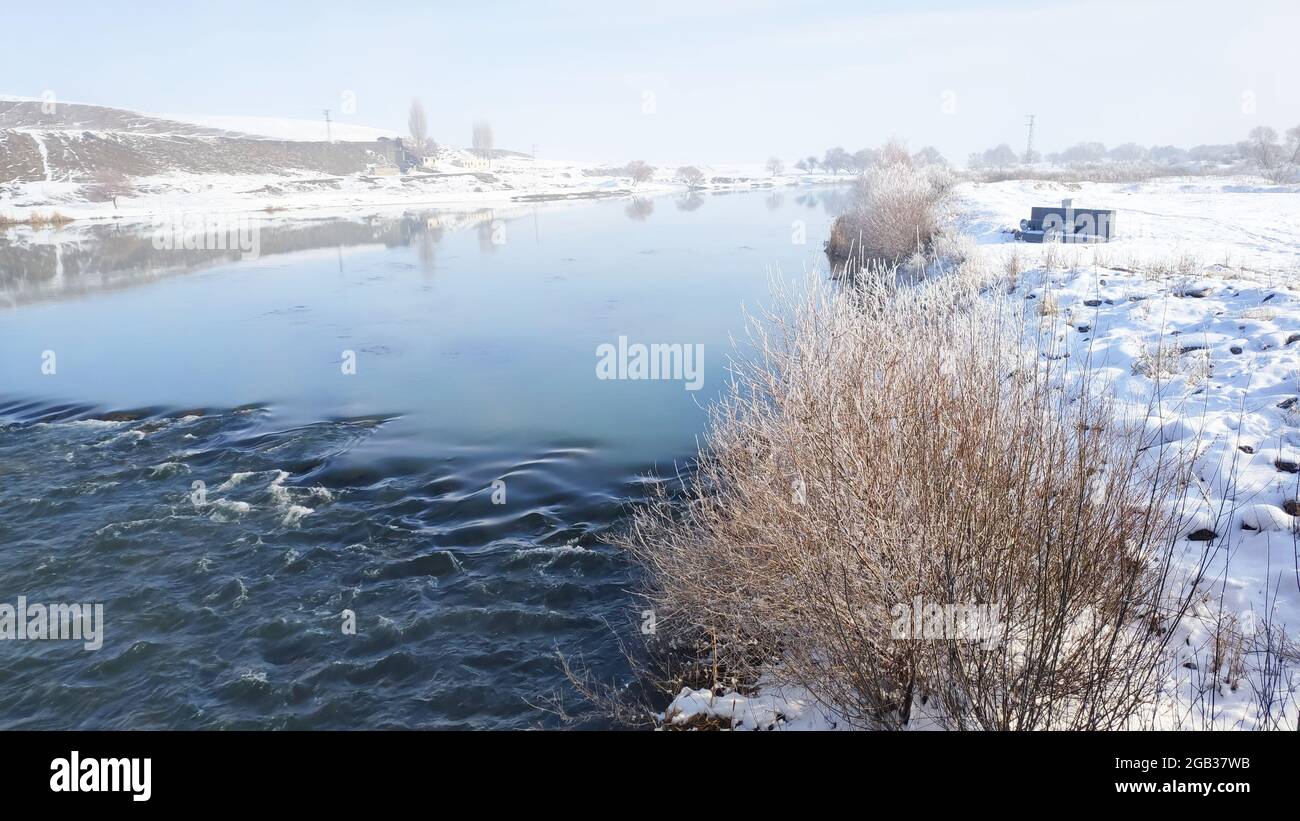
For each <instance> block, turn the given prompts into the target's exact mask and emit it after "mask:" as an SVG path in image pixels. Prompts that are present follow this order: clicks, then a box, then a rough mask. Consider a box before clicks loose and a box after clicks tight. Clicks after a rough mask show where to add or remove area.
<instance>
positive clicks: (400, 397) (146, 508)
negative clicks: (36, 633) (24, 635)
mask: <svg viewBox="0 0 1300 821" xmlns="http://www.w3.org/2000/svg"><path fill="white" fill-rule="evenodd" d="M840 196H841V194H840V192H838V191H837V190H835V189H810V188H799V189H785V190H783V191H780V192H775V191H757V192H746V193H736V194H726V195H692V196H687V197H681V196H679V197H661V198H654V199H644V200H636V201H628V200H608V201H597V202H585V203H581V204H575V203H558V204H544V205H520V206H516V207H513V208H507V209H498V210H495V211H494V210H480V211H475V212H470V213H453V212H447V211H441V212H430V213H414V212H407V213H404V214H401V215H388V216H383V215H371V216H366V217H362V216H348V217H346V218H334V217H332V218H329V219H316V220H290V219H278V220H276V219H270V218H267V219H265V220H263V221H261V222H260V223H257V224H255V225H252V226H251V230H252V231H253V232H254V233H255V236H256V238H257V245H258V247H257V253H256V254H251V253H250V254H243V255H242V258H241V254H240V253H238V252H232V251H227V250H219V249H218V250H203V249H202V248H190V249H188V250H187V249H185V248H181V247H176V248H172V249H170V250H168V249H166V248H165V247H164V248H159V247H157V246H158V245H159V244H161V243H158V242H157V241H156V238H157V236H158V233H157V227H156V226H140V227H137V228H131V227H123V226H110V225H95V226H90V227H85V226H81V225H78V224H74V225H73V226H70V227H68V228H66V229H63V230H59V231H44V232H35V233H33V232H31V231H26V230H25V229H24V230H25V232H21V233H20V232H16V231H11V232H9V233H7V234H6V233H0V604H3V603H6V602H7V603H8V604H10V605H16V604H17V601H18V597H19V596H24V597H25V598H26V600H27V601H28V602H42V603H71V602H83V603H88V604H89V603H102V604H103V607H104V624H103V645H102V647H100V648H99V649H94V650H88V649H86V648H85V647H84V646H83V643H81V642H77V641H39V640H32V639H27V640H19V639H14V640H7V641H0V727H3V728H208V727H223V728H280V727H287V728H365V727H439V728H441V727H448V728H454V727H472V728H520V727H535V726H555V725H557V723H558V720H557V719H555V718H554V717H553V716H552V715H551V714H550V713H548V712H546V711H545V710H541V709H539V707H538V705H539V704H543V703H544V702H545V700H546V699H547V698H548V697H549V696H550V695H552V694H553V693H556V692H560V693H565V694H566V696H567V701H569V702H573V700H574V699H573V698H572V693H566V692H565V691H566V688H567V685H566V684H565V681H564V678H563V676H562V674H561V671H560V669H559V666H558V664H557V661H556V652H557V650H558V651H561V652H564V653H566V654H570V655H575V656H581V657H582V658H584V659H585V660H586V662H587V663H588V664H589V666H590V667H591V669H592V671H593V672H594V673H596V674H597V675H599V676H601V677H603V678H605V679H607V680H608V679H610V678H616V677H619V676H624V677H625V676H626V674H627V671H626V669H625V668H624V664H623V661H622V658H621V655H620V653H619V652H618V651H617V641H616V637H615V633H616V632H617V631H619V630H623V629H626V628H627V625H629V624H632V623H634V622H635V620H636V618H637V613H636V610H635V604H636V603H635V601H634V600H633V598H632V596H631V595H630V593H629V590H630V589H631V587H632V586H633V585H634V583H635V577H634V570H633V568H632V567H630V565H629V564H628V562H627V561H626V560H625V558H624V557H623V556H622V555H620V553H619V551H618V550H617V549H616V548H614V547H611V546H610V545H609V544H608V542H607V539H608V537H609V534H610V531H611V529H615V528H617V527H618V526H619V525H620V522H621V520H622V517H623V516H624V515H625V513H626V507H627V505H628V504H629V503H630V502H633V501H635V500H636V499H637V498H639V497H640V496H641V495H642V494H643V493H644V491H645V488H646V486H647V482H650V481H653V479H652V478H650V477H655V476H663V477H670V476H672V475H673V474H674V473H675V472H676V470H677V469H678V467H682V466H685V465H687V464H688V463H689V460H690V458H691V456H692V454H693V453H694V451H695V448H696V445H697V438H698V436H699V434H700V433H701V431H702V430H703V425H704V421H705V410H704V406H705V405H706V404H707V403H708V402H709V401H710V399H712V398H713V397H715V396H716V395H717V392H718V390H719V388H720V387H721V386H722V385H723V383H724V381H725V379H726V368H727V357H728V356H729V355H730V354H731V353H732V351H733V345H732V341H731V337H732V336H736V335H739V334H741V333H742V332H743V328H744V314H743V310H742V306H745V305H747V306H749V307H751V308H752V307H754V306H756V305H758V304H760V303H761V302H762V301H763V300H764V299H765V298H766V296H767V294H768V289H769V277H770V275H771V272H772V271H774V270H777V269H779V270H780V271H781V272H782V273H783V274H784V275H793V274H799V273H801V272H802V271H804V270H806V269H810V268H813V267H814V266H817V265H818V256H819V254H820V248H821V244H822V241H823V240H824V239H825V236H826V233H827V230H828V228H829V223H830V220H831V218H832V215H833V214H834V213H835V211H836V208H837V207H838V199H839V198H840ZM245 227H246V228H247V227H249V226H245ZM804 233H806V237H803V236H801V234H804ZM801 238H805V239H806V241H805V242H804V243H803V244H800V243H799V242H798V240H799V239H801ZM209 244H211V241H210V240H209ZM621 336H622V337H626V338H627V344H629V345H631V344H635V343H647V344H648V343H681V344H684V345H692V346H693V345H703V350H704V359H703V369H702V371H701V374H702V377H703V384H702V386H701V387H700V389H699V390H694V391H692V390H687V389H686V388H687V384H686V380H685V379H660V380H620V379H600V378H597V370H596V369H597V363H598V357H597V348H598V346H600V345H602V344H606V343H608V344H614V345H616V344H617V343H618V340H619V337H621ZM348 611H350V612H351V613H352V614H354V615H355V625H356V629H355V633H353V632H352V631H350V630H347V629H345V627H346V625H345V621H346V614H347V612H348ZM585 722H586V724H585V726H599V723H600V719H599V717H597V716H594V715H591V714H587V715H586V716H585Z"/></svg>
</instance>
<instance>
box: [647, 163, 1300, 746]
mask: <svg viewBox="0 0 1300 821" xmlns="http://www.w3.org/2000/svg"><path fill="white" fill-rule="evenodd" d="M959 196H960V211H961V212H962V216H961V218H960V219H959V220H958V229H959V230H961V231H963V232H965V233H967V234H969V235H971V236H972V237H973V238H974V239H975V241H976V242H977V243H978V246H977V249H978V253H979V254H980V255H981V258H982V260H983V262H984V263H985V264H986V265H987V266H989V269H991V270H1004V269H1006V268H1007V264H1006V263H1007V261H1008V260H1009V259H1010V258H1011V257H1012V256H1013V255H1014V256H1016V257H1017V258H1018V259H1019V260H1020V265H1019V268H1020V270H1021V271H1022V273H1021V274H1020V275H1019V278H1018V282H1017V283H1016V292H1017V293H1020V294H1023V295H1024V297H1025V298H1032V299H1035V300H1039V302H1038V303H1037V304H1043V303H1044V302H1049V303H1051V304H1052V305H1053V306H1054V307H1053V309H1052V311H1051V312H1049V314H1050V315H1051V316H1053V317H1054V321H1053V322H1051V323H1050V330H1049V331H1048V333H1050V334H1054V335H1055V336H1056V337H1057V342H1059V343H1060V344H1061V345H1062V346H1063V347H1064V349H1065V350H1068V351H1069V353H1070V355H1071V356H1072V357H1075V359H1074V360H1073V361H1076V362H1077V361H1082V360H1083V359H1085V358H1090V361H1091V363H1092V368H1093V373H1094V374H1095V375H1098V376H1100V377H1102V378H1103V379H1104V380H1106V381H1107V382H1108V383H1110V384H1111V385H1112V386H1113V389H1114V392H1115V396H1116V399H1117V400H1118V407H1117V412H1118V413H1119V414H1121V415H1125V416H1127V417H1128V418H1130V419H1136V420H1139V421H1144V422H1145V424H1146V425H1147V427H1148V429H1149V432H1150V433H1151V435H1152V439H1153V441H1163V442H1167V443H1171V444H1172V445H1173V446H1175V447H1177V448H1178V449H1179V450H1180V451H1182V452H1184V453H1188V454H1194V462H1193V473H1194V475H1195V480H1194V483H1193V485H1192V487H1191V488H1190V489H1189V490H1188V493H1187V496H1186V498H1183V499H1170V500H1168V502H1167V503H1168V504H1171V505H1174V506H1176V507H1177V509H1179V510H1180V511H1181V513H1182V515H1183V519H1182V530H1181V532H1182V534H1183V535H1184V536H1188V535H1192V534H1194V533H1195V532H1196V531H1209V532H1212V533H1213V534H1214V538H1213V539H1212V540H1210V541H1208V542H1207V541H1203V540H1189V539H1186V538H1183V539H1181V540H1180V541H1179V543H1178V545H1177V548H1176V549H1177V551H1178V553H1179V557H1180V559H1181V561H1182V567H1183V568H1184V569H1185V570H1187V569H1191V568H1196V567H1198V566H1200V567H1203V568H1204V570H1205V574H1204V577H1203V580H1202V582H1201V584H1200V585H1199V589H1200V593H1201V595H1200V597H1199V602H1198V604H1197V606H1196V608H1195V610H1194V612H1192V613H1191V614H1189V615H1188V616H1187V617H1186V618H1184V620H1183V622H1182V624H1181V625H1180V626H1179V627H1178V629H1177V631H1176V632H1175V634H1174V638H1173V640H1172V641H1171V642H1170V648H1171V652H1172V653H1173V659H1172V665H1171V667H1172V669H1173V670H1174V673H1173V674H1172V676H1171V677H1170V679H1169V680H1168V682H1166V692H1165V693H1164V694H1163V696H1162V698H1161V700H1160V701H1159V703H1158V704H1157V705H1156V706H1155V712H1154V714H1153V715H1151V716H1146V717H1144V718H1145V719H1146V720H1147V721H1148V723H1145V724H1144V725H1143V726H1155V727H1161V728H1171V729H1173V728H1182V729H1206V728H1221V729H1229V728H1258V727H1267V728H1275V727H1285V728H1288V729H1295V728H1296V726H1297V693H1296V688H1297V687H1300V656H1298V655H1297V647H1300V644H1298V642H1300V552H1298V551H1300V547H1298V544H1300V543H1298V541H1297V538H1298V537H1297V535H1296V528H1297V524H1300V519H1298V518H1297V516H1296V514H1297V513H1300V501H1298V500H1300V473H1298V472H1297V471H1300V187H1298V186H1290V187H1286V186H1270V185H1264V184H1260V183H1259V182H1258V181H1251V180H1246V179H1238V180H1231V179H1229V180H1222V179H1221V180H1213V181H1207V180H1204V179H1200V180H1189V181H1176V180H1175V181H1160V182H1151V183H1144V184H1138V185H1130V184H1123V185H1120V184H1086V183H1085V184H1080V185H1068V186H1066V185H1061V184H1055V183H1043V182H1031V181H1018V182H1004V183H994V184H983V185H979V184H965V185H963V186H961V187H960V189H959ZM1066 197H1069V198H1073V200H1074V204H1075V205H1076V206H1078V207H1083V208H1088V207H1092V208H1115V209H1117V210H1118V212H1119V213H1118V228H1119V235H1118V237H1117V239H1116V240H1115V241H1113V242H1111V243H1108V244H1104V245H1092V246H1085V245H1062V244H1051V245H1031V244H1025V243H1018V242H1013V241H1012V240H1011V237H1010V236H1009V235H1008V234H1007V233H1004V231H1005V230H1006V229H1011V228H1013V227H1015V226H1017V225H1018V224H1019V221H1020V219H1021V218H1023V217H1027V216H1028V215H1029V208H1030V206H1031V205H1057V204H1059V201H1060V200H1061V199H1062V198H1066ZM1030 333H1031V334H1037V333H1038V329H1031V331H1030ZM1026 344H1028V345H1035V344H1038V340H1036V339H1033V338H1032V337H1031V338H1029V339H1027V340H1026ZM1153 364H1157V365H1158V367H1157V368H1155V369H1154V371H1155V372H1154V373H1153V368H1152V365H1153ZM1157 375H1158V376H1159V378H1158V379H1156V378H1153V377H1156V376H1157ZM1153 397H1154V403H1155V404H1154V406H1153V405H1152V404H1151V403H1152V402H1153ZM1197 535H1199V536H1200V537H1202V538H1204V537H1205V535H1206V534H1205V533H1204V532H1202V533H1200V534H1197ZM1222 624H1227V628H1226V630H1227V634H1228V635H1230V636H1232V637H1234V643H1235V644H1236V645H1237V646H1239V647H1240V649H1241V652H1242V657H1241V658H1240V659H1238V660H1237V661H1236V662H1235V663H1232V664H1229V665H1226V666H1227V667H1228V668H1229V669H1227V670H1226V671H1225V670H1220V671H1219V673H1218V674H1217V676H1216V674H1215V673H1213V672H1211V671H1210V668H1211V666H1212V665H1211V658H1212V656H1213V652H1214V651H1213V648H1214V642H1215V634H1216V632H1220V633H1221V634H1222V633H1223V630H1224V628H1222V627H1220V626H1218V625H1222ZM1279 663H1280V664H1282V665H1283V668H1284V669H1283V672H1282V675H1281V677H1280V679H1276V680H1273V681H1271V682H1270V681H1269V680H1268V676H1267V675H1266V673H1267V672H1268V665H1270V664H1279ZM1225 673H1226V674H1225ZM1269 690H1272V691H1273V692H1274V695H1275V700H1276V702H1277V703H1276V704H1274V705H1273V707H1272V714H1271V715H1270V716H1267V717H1265V716H1262V715H1261V714H1260V713H1261V710H1260V704H1261V703H1262V700H1261V699H1260V698H1257V696H1256V693H1257V692H1262V691H1269ZM700 716H708V717H713V718H721V719H726V720H731V721H733V722H734V724H735V726H736V727H737V728H739V729H829V728H835V727H839V728H843V727H844V723H843V722H841V721H838V720H837V719H836V718H835V716H834V715H832V714H830V713H828V712H827V711H826V710H825V709H824V708H822V707H820V706H819V705H818V704H817V703H816V701H815V700H814V699H812V698H810V697H809V694H807V693H805V692H801V691H799V690H797V689H792V688H779V687H774V686H771V685H768V686H766V687H761V688H760V689H759V691H758V693H756V694H751V695H749V696H740V695H737V694H735V693H727V694H724V695H714V694H711V693H710V692H709V691H708V690H700V691H696V692H691V691H689V690H684V691H683V692H682V693H681V694H680V695H679V696H678V697H677V698H676V699H675V700H674V701H673V702H672V704H671V705H669V707H668V708H667V711H666V714H665V719H666V722H667V723H668V724H675V725H679V726H680V725H687V726H690V725H689V722H690V721H691V719H692V718H693V717H700ZM914 724H916V725H917V726H918V728H924V727H925V726H927V722H926V721H925V720H924V718H922V719H921V720H919V721H916V722H914Z"/></svg>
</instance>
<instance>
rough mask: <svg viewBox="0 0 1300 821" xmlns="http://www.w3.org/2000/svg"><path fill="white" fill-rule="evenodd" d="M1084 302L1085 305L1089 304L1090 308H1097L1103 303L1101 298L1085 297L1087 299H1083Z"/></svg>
mask: <svg viewBox="0 0 1300 821" xmlns="http://www.w3.org/2000/svg"><path fill="white" fill-rule="evenodd" d="M1083 304H1084V305H1087V306H1088V307H1089V308H1096V307H1097V306H1098V305H1100V304H1101V300H1100V299H1085V300H1084V301H1083Z"/></svg>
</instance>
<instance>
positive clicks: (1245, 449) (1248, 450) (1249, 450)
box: [1237, 445, 1255, 453]
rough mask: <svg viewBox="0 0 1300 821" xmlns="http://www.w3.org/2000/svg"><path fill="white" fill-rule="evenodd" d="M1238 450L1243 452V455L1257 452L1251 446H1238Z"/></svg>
mask: <svg viewBox="0 0 1300 821" xmlns="http://www.w3.org/2000/svg"><path fill="white" fill-rule="evenodd" d="M1237 450H1239V451H1241V452H1242V453H1254V452H1255V449H1254V448H1253V447H1251V446H1250V445H1238V446H1237Z"/></svg>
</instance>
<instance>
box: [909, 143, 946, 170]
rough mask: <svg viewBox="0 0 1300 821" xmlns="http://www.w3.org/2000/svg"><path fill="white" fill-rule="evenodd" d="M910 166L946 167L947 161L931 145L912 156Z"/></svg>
mask: <svg viewBox="0 0 1300 821" xmlns="http://www.w3.org/2000/svg"><path fill="white" fill-rule="evenodd" d="M912 165H915V166H917V167H924V166H927V165H938V166H943V167H946V166H947V165H948V161H947V160H946V159H944V156H943V155H942V154H940V153H939V149H937V148H935V147H934V146H932V145H927V146H925V147H924V148H922V149H920V150H918V151H917V152H916V153H915V154H913V155H912Z"/></svg>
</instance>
